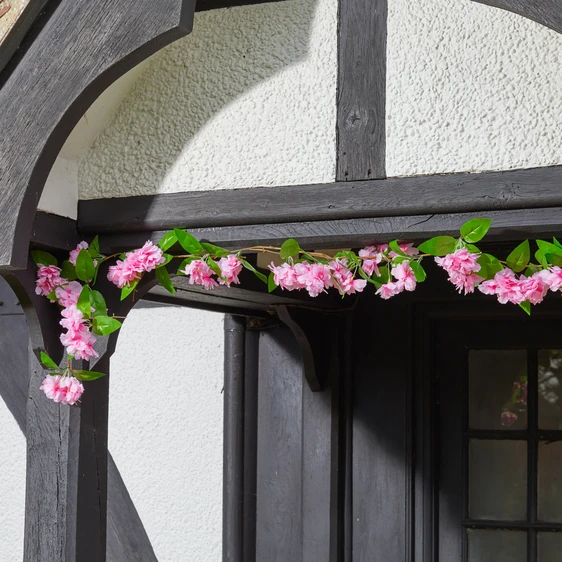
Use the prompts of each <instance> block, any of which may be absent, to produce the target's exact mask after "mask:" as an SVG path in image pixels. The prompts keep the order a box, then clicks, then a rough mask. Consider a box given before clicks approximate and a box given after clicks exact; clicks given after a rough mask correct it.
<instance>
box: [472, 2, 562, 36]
mask: <svg viewBox="0 0 562 562" xmlns="http://www.w3.org/2000/svg"><path fill="white" fill-rule="evenodd" d="M473 1H474V2H479V3H480V4H486V5H488V6H494V7H496V8H501V9H503V10H508V11H510V12H514V13H516V14H519V15H520V16H525V17H526V18H529V19H531V20H533V21H536V22H538V23H540V24H542V25H545V26H546V27H550V28H551V29H554V31H557V32H558V33H562V5H561V4H560V0H473Z"/></svg>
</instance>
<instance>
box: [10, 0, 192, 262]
mask: <svg viewBox="0 0 562 562" xmlns="http://www.w3.org/2000/svg"><path fill="white" fill-rule="evenodd" d="M194 10H195V0H158V1H153V0H119V1H115V0H100V1H98V2H89V1H87V0H60V3H59V4H58V5H57V7H56V9H55V10H54V13H53V14H52V15H51V16H50V17H49V19H48V21H47V22H46V23H45V25H44V27H43V28H42V29H41V31H40V32H39V33H38V35H37V37H36V38H35V40H34V41H33V43H32V44H31V45H30V46H29V48H28V49H27V51H26V52H25V54H24V55H23V56H22V58H21V60H20V61H19V63H18V65H17V66H16V67H15V68H14V69H13V70H11V72H10V73H9V76H7V77H6V80H5V82H4V85H3V87H2V89H1V90H0V106H1V107H2V112H1V113H0V129H1V130H2V131H3V133H2V135H1V137H0V171H1V173H0V192H2V199H1V200H0V221H1V223H2V232H1V233H0V270H9V269H12V268H21V269H24V268H25V266H26V262H27V247H28V242H29V239H30V235H31V229H32V224H33V218H34V216H35V211H36V209H37V203H38V201H39V197H40V195H41V192H42V190H43V187H44V184H45V181H46V178H47V175H48V173H49V171H50V169H51V166H52V164H53V162H54V161H55V158H56V156H57V154H58V153H59V151H60V149H61V147H62V145H63V143H64V141H65V140H66V138H67V136H68V135H69V133H70V131H71V130H72V128H73V127H74V125H75V124H76V123H77V121H78V120H79V119H80V117H81V116H82V115H83V113H84V111H85V110H86V109H87V108H88V107H89V106H90V105H91V103H92V102H93V101H94V100H95V99H96V98H97V96H98V95H99V94H100V93H101V92H102V91H103V90H104V89H105V88H106V87H107V86H109V85H110V84H111V83H112V82H114V81H115V80H116V79H117V78H119V77H120V76H121V75H122V74H124V73H125V72H126V71H127V70H129V69H131V68H132V67H133V66H135V65H136V64H138V63H139V62H140V61H141V60H143V59H145V58H147V57H148V56H150V55H151V54H153V53H154V52H156V51H157V50H159V49H160V48H162V47H163V46H165V45H167V44H168V43H170V42H171V41H174V40H175V39H178V38H180V37H181V36H183V35H186V34H187V33H189V31H190V30H191V26H192V22H193V13H194ZM45 69H48V72H46V71H45Z"/></svg>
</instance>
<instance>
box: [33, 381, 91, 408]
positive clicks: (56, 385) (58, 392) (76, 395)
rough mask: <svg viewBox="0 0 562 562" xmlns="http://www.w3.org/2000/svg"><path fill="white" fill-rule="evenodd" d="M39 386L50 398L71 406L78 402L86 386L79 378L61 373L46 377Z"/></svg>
mask: <svg viewBox="0 0 562 562" xmlns="http://www.w3.org/2000/svg"><path fill="white" fill-rule="evenodd" d="M39 388H40V389H41V390H42V391H43V392H44V393H45V396H47V398H49V399H50V400H54V401H55V402H61V403H62V404H68V405H70V406H72V405H73V404H76V402H78V400H80V397H81V396H82V393H83V392H84V386H83V385H82V383H81V382H80V381H79V380H78V379H76V378H74V377H70V376H61V375H54V376H51V375H49V376H47V377H45V380H44V381H43V384H42V385H41V386H40V387H39Z"/></svg>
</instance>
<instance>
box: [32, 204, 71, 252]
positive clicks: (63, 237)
mask: <svg viewBox="0 0 562 562" xmlns="http://www.w3.org/2000/svg"><path fill="white" fill-rule="evenodd" d="M81 240H82V238H81V237H80V234H79V233H78V228H77V225H76V221H75V220H73V219H69V218H67V217H61V216H59V215H53V214H51V213H44V212H42V211H38V212H37V214H36V215H35V220H34V221H33V227H32V230H31V243H32V244H33V245H34V246H37V247H42V248H48V249H53V250H68V251H70V250H74V248H76V245H77V244H78V242H80V241H81Z"/></svg>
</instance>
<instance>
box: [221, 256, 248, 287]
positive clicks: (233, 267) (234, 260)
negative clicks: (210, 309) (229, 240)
mask: <svg viewBox="0 0 562 562" xmlns="http://www.w3.org/2000/svg"><path fill="white" fill-rule="evenodd" d="M219 267H220V270H221V275H222V277H223V279H219V283H220V284H221V285H227V286H228V287H230V285H231V283H234V284H235V285H237V284H238V283H240V280H239V279H238V275H239V274H240V272H241V271H242V267H243V266H242V262H241V261H240V260H239V259H238V256H236V254H229V255H228V256H227V257H226V258H221V259H220V260H219Z"/></svg>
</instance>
